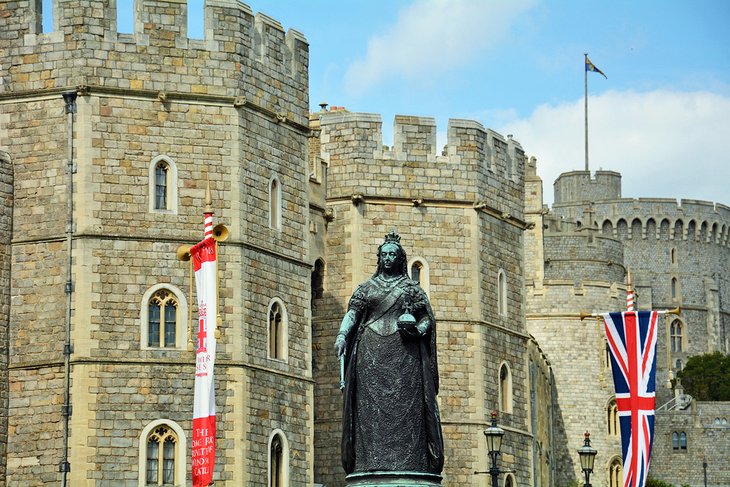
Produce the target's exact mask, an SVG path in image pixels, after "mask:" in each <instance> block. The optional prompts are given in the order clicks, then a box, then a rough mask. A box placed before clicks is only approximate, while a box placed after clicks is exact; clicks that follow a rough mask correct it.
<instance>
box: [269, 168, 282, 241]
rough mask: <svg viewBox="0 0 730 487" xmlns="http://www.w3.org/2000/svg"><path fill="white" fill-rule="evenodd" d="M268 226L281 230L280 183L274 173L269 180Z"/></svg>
mask: <svg viewBox="0 0 730 487" xmlns="http://www.w3.org/2000/svg"><path fill="white" fill-rule="evenodd" d="M269 228H273V229H274V230H281V183H279V178H278V177H277V176H276V175H274V176H271V179H270V180H269Z"/></svg>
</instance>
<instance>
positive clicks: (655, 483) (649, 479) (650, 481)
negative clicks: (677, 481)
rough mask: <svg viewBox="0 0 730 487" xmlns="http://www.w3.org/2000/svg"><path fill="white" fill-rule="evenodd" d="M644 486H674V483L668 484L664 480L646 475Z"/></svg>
mask: <svg viewBox="0 0 730 487" xmlns="http://www.w3.org/2000/svg"><path fill="white" fill-rule="evenodd" d="M646 487H674V484H670V483H669V482H665V481H664V480H660V479H655V478H654V477H647V478H646Z"/></svg>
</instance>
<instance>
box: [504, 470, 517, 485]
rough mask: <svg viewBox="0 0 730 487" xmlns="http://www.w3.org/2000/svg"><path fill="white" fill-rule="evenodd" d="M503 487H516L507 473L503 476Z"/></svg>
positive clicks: (512, 476)
mask: <svg viewBox="0 0 730 487" xmlns="http://www.w3.org/2000/svg"><path fill="white" fill-rule="evenodd" d="M503 485H504V487H517V481H516V480H515V476H514V474H512V473H507V474H505V476H504V484H503Z"/></svg>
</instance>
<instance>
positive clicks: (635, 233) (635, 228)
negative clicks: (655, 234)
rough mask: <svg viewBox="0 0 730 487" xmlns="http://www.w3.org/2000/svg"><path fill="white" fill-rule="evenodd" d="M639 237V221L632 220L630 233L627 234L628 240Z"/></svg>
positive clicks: (636, 219)
mask: <svg viewBox="0 0 730 487" xmlns="http://www.w3.org/2000/svg"><path fill="white" fill-rule="evenodd" d="M641 237H642V235H641V220H640V219H638V218H634V220H633V221H632V222H631V233H630V234H629V238H641Z"/></svg>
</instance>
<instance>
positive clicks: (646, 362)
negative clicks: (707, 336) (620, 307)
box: [603, 311, 659, 487]
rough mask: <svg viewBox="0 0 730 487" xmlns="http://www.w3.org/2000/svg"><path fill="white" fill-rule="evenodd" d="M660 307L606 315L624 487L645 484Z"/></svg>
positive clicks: (653, 402) (647, 467)
mask: <svg viewBox="0 0 730 487" xmlns="http://www.w3.org/2000/svg"><path fill="white" fill-rule="evenodd" d="M658 316H659V312H657V311H626V312H623V313H606V314H604V315H603V320H604V325H605V330H606V338H607V339H608V347H609V350H610V351H611V368H612V371H613V383H614V386H615V388H616V405H617V407H618V414H619V424H620V428H621V448H622V453H623V471H624V479H623V487H644V486H645V484H646V478H647V475H648V472H649V460H650V457H651V445H652V440H653V437H654V407H655V399H656V397H655V393H656V361H655V358H656V357H655V355H656V340H657V318H658Z"/></svg>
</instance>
